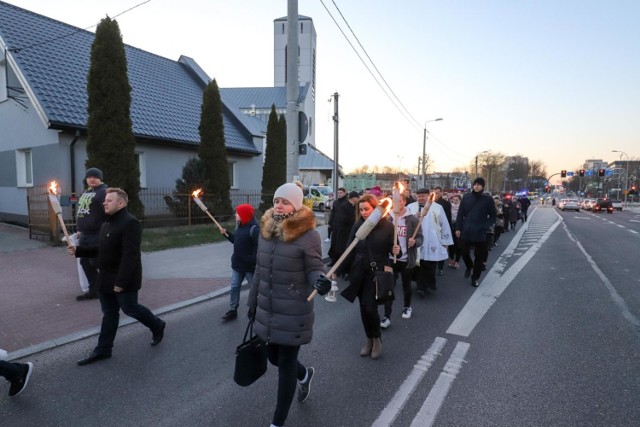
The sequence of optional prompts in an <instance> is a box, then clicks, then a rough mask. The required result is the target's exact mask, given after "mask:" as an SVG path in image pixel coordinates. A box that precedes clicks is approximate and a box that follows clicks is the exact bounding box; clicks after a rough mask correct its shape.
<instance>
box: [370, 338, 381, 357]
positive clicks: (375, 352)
mask: <svg viewBox="0 0 640 427" xmlns="http://www.w3.org/2000/svg"><path fill="white" fill-rule="evenodd" d="M381 354H382V340H381V339H380V337H378V338H374V339H373V347H372V348H371V358H372V359H377V358H378V357H380V355H381Z"/></svg>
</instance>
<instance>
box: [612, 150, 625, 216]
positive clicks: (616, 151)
mask: <svg viewBox="0 0 640 427" xmlns="http://www.w3.org/2000/svg"><path fill="white" fill-rule="evenodd" d="M611 152H612V153H620V154H624V155H625V156H627V172H626V173H625V180H624V187H625V188H624V190H625V191H624V203H625V204H626V203H627V194H628V193H629V155H628V154H627V153H625V152H624V151H620V150H611Z"/></svg>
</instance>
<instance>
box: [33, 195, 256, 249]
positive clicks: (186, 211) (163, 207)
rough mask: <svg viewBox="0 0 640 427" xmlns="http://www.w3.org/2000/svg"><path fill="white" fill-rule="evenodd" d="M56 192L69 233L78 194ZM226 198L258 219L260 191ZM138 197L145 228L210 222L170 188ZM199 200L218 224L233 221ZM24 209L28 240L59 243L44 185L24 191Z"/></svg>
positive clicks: (205, 198)
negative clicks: (253, 212) (248, 207)
mask: <svg viewBox="0 0 640 427" xmlns="http://www.w3.org/2000/svg"><path fill="white" fill-rule="evenodd" d="M58 190H59V192H60V194H61V195H60V196H59V199H60V205H61V206H62V217H63V219H64V223H65V226H66V227H67V229H68V230H69V232H73V231H74V230H75V227H76V224H75V214H76V204H77V200H78V197H79V195H76V194H73V193H71V192H69V191H67V189H66V188H64V187H62V186H60V185H59V186H58ZM230 196H231V205H232V207H234V208H235V207H236V206H238V205H240V204H243V203H247V204H250V205H251V206H253V207H254V209H256V217H260V212H257V208H258V206H260V202H261V199H262V194H261V193H260V191H257V190H254V191H242V192H240V191H232V192H231V195H230ZM138 197H139V198H140V201H141V202H142V204H143V205H144V215H143V216H139V219H140V221H141V222H142V224H143V227H145V228H152V227H176V226H184V225H195V224H204V223H208V222H211V219H210V218H209V217H208V216H207V215H206V214H205V213H204V212H203V211H202V210H201V209H200V208H198V206H197V205H196V204H195V203H194V202H193V197H192V196H191V194H176V193H175V192H174V190H173V189H171V188H145V189H143V190H141V191H140V193H139V195H138ZM200 200H202V202H203V203H204V204H205V205H206V206H207V208H208V209H209V212H210V213H211V214H212V215H213V216H214V217H215V218H216V220H217V221H218V222H225V221H229V220H232V219H233V214H232V215H228V214H227V215H222V214H216V206H215V203H214V201H213V200H212V199H210V198H209V197H208V196H207V195H206V194H204V195H202V196H201V197H200ZM27 206H28V218H29V219H28V220H29V237H30V238H31V239H40V240H48V241H51V242H56V243H59V242H60V237H61V234H62V230H61V229H60V224H59V222H58V221H57V218H56V216H55V213H54V212H53V210H52V209H51V206H50V204H49V197H48V185H47V184H42V185H37V186H33V187H32V188H29V189H28V191H27Z"/></svg>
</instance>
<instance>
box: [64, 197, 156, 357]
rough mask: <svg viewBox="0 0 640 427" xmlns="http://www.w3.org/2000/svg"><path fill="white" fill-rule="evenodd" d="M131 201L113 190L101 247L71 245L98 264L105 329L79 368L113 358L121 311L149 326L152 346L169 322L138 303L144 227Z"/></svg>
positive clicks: (78, 254) (73, 252) (79, 254)
mask: <svg viewBox="0 0 640 427" xmlns="http://www.w3.org/2000/svg"><path fill="white" fill-rule="evenodd" d="M128 201H129V198H128V196H127V193H126V192H125V191H124V190H122V189H120V188H109V189H107V194H106V196H105V199H104V212H105V214H106V215H107V219H106V221H105V222H104V223H103V224H102V228H101V229H100V242H99V246H87V247H83V246H78V247H75V246H71V247H69V253H70V254H71V255H75V256H76V257H94V258H97V261H98V278H97V285H98V297H99V298H100V306H101V308H102V326H101V327H100V336H99V337H98V345H97V347H96V348H95V349H94V350H93V352H92V353H91V354H90V355H89V356H87V357H86V358H84V359H82V360H80V361H78V365H80V366H82V365H88V364H89V363H93V362H96V361H98V360H102V359H108V358H110V357H111V349H112V348H113V341H114V340H115V338H116V333H117V332H118V320H119V318H120V313H119V312H120V309H122V311H123V313H124V314H126V315H127V316H129V317H133V318H134V319H136V320H138V321H139V322H140V323H142V324H143V325H145V326H146V327H147V328H149V329H150V330H151V332H152V333H153V338H152V340H151V345H153V346H155V345H158V344H160V341H162V338H163V337H164V329H165V325H166V324H165V322H164V321H162V320H160V318H158V317H157V316H154V315H153V313H151V311H150V310H149V309H148V308H147V307H145V306H143V305H140V304H138V291H139V290H140V287H141V285H142V259H141V253H140V242H141V240H142V225H141V224H140V222H139V221H138V220H137V219H136V217H134V216H133V215H131V214H130V213H129V212H128V211H127V209H126V206H127V203H128Z"/></svg>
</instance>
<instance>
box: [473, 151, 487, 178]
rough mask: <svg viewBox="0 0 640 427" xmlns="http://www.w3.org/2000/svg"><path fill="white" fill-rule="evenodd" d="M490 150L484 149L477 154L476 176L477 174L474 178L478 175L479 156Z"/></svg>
mask: <svg viewBox="0 0 640 427" xmlns="http://www.w3.org/2000/svg"><path fill="white" fill-rule="evenodd" d="M488 152H489V151H487V150H484V151H481V152H480V153H478V154H476V176H475V178H474V179H476V178H477V177H478V156H479V155H480V154H486V153H488Z"/></svg>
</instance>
